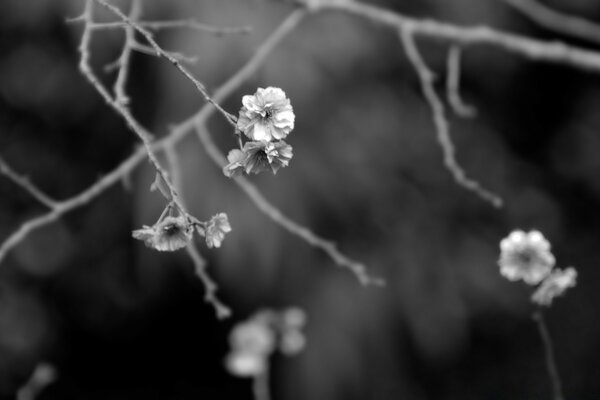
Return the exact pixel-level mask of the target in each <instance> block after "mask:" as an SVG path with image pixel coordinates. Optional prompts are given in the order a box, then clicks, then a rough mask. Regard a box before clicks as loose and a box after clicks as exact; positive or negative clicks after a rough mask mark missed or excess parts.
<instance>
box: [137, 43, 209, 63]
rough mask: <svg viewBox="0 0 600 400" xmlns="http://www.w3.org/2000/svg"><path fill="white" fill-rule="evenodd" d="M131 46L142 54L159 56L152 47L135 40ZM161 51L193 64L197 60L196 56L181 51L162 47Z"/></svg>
mask: <svg viewBox="0 0 600 400" xmlns="http://www.w3.org/2000/svg"><path fill="white" fill-rule="evenodd" d="M131 48H132V50H135V51H137V52H139V53H142V54H146V55H149V56H154V57H160V55H159V54H156V51H155V50H154V48H153V47H152V46H146V45H145V44H141V43H137V42H136V43H134V44H133V45H132V46H131ZM163 51H164V52H165V53H166V54H168V55H169V56H170V57H172V58H174V59H176V60H178V61H180V62H184V63H188V64H194V63H196V62H197V61H198V57H196V56H186V55H185V54H182V53H179V52H176V51H167V50H164V49H163Z"/></svg>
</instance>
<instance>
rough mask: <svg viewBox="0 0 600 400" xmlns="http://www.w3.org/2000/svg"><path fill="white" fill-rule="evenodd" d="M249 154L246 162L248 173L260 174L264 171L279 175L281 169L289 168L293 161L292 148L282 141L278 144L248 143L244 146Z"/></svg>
mask: <svg viewBox="0 0 600 400" xmlns="http://www.w3.org/2000/svg"><path fill="white" fill-rule="evenodd" d="M244 152H245V153H246V154H247V156H248V157H247V159H246V161H245V167H246V173H247V174H249V173H250V172H253V173H255V174H258V173H259V172H262V171H269V170H271V171H273V173H274V174H276V173H277V171H278V170H279V168H281V167H287V166H288V164H289V162H290V160H291V159H292V156H293V153H292V146H290V145H289V144H287V143H286V142H284V141H283V140H280V141H278V142H269V143H264V142H247V143H246V144H244Z"/></svg>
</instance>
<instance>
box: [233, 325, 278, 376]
mask: <svg viewBox="0 0 600 400" xmlns="http://www.w3.org/2000/svg"><path fill="white" fill-rule="evenodd" d="M229 342H230V345H231V352H230V353H229V355H228V356H227V358H226V363H225V365H226V367H227V369H228V370H229V372H231V373H232V374H233V375H236V376H257V375H260V374H262V373H263V372H265V371H266V369H267V365H268V358H269V356H270V355H271V353H272V352H273V350H274V349H275V333H274V332H273V330H272V328H271V326H270V325H269V321H268V320H267V319H264V318H256V317H254V318H252V319H250V320H249V321H246V322H242V323H240V324H239V325H237V326H236V327H235V328H234V329H233V330H232V331H231V335H230V337H229Z"/></svg>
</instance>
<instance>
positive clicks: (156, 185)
mask: <svg viewBox="0 0 600 400" xmlns="http://www.w3.org/2000/svg"><path fill="white" fill-rule="evenodd" d="M156 189H158V190H159V191H160V193H162V195H163V196H164V197H165V199H167V200H169V201H173V196H171V190H170V189H169V185H167V181H165V178H164V177H163V176H162V174H161V173H159V172H157V173H156V178H154V182H152V185H150V191H151V192H154V191H156Z"/></svg>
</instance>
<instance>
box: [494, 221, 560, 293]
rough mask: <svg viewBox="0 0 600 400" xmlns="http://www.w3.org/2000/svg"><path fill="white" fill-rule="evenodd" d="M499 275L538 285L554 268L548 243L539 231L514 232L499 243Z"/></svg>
mask: <svg viewBox="0 0 600 400" xmlns="http://www.w3.org/2000/svg"><path fill="white" fill-rule="evenodd" d="M500 250H501V253H500V259H499V260H498V265H499V266H500V274H501V275H502V276H504V277H505V278H507V279H508V280H511V281H517V280H519V279H522V280H523V281H525V283H527V284H529V285H536V284H538V283H540V282H541V281H542V280H543V279H544V278H545V277H546V276H548V274H550V271H551V270H552V268H553V267H554V262H555V260H554V256H553V255H552V253H551V252H550V243H549V242H548V241H547V240H546V239H545V238H544V235H542V234H541V233H540V232H539V231H536V230H532V231H530V232H527V233H526V232H523V231H521V230H515V231H513V232H511V234H510V235H508V237H506V238H504V239H503V240H502V241H501V242H500Z"/></svg>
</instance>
